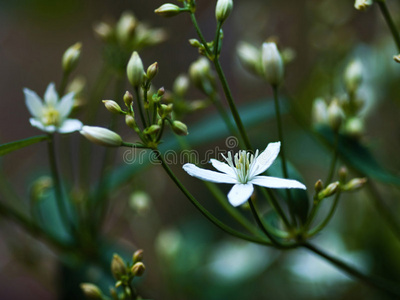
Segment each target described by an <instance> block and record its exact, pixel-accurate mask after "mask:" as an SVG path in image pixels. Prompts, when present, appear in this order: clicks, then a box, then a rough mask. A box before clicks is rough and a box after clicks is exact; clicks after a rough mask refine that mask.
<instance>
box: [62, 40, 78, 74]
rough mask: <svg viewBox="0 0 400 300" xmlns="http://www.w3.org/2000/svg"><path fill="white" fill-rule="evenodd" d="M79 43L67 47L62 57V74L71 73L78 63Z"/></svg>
mask: <svg viewBox="0 0 400 300" xmlns="http://www.w3.org/2000/svg"><path fill="white" fill-rule="evenodd" d="M81 48H82V44H81V43H76V44H74V45H72V46H71V47H69V48H68V49H67V50H66V51H65V52H64V55H63V57H62V68H63V70H64V72H66V73H69V72H71V71H73V70H74V69H75V68H76V66H77V64H78V61H79V57H80V56H81Z"/></svg>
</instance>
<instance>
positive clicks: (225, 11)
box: [215, 0, 233, 23]
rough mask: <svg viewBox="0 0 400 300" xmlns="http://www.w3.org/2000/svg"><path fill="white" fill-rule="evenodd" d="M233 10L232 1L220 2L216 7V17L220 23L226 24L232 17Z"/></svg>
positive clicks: (220, 0)
mask: <svg viewBox="0 0 400 300" xmlns="http://www.w3.org/2000/svg"><path fill="white" fill-rule="evenodd" d="M232 9H233V1H232V0H218V1H217V6H216V7H215V17H216V18H217V21H218V22H221V23H222V22H224V21H225V20H226V19H227V18H228V17H229V15H230V13H231V12H232Z"/></svg>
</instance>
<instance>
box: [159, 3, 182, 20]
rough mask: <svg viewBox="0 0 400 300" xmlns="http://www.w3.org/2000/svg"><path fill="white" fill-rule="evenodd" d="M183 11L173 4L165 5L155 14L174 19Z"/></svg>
mask: <svg viewBox="0 0 400 300" xmlns="http://www.w3.org/2000/svg"><path fill="white" fill-rule="evenodd" d="M182 11H184V10H182V9H181V8H180V7H179V6H177V5H175V4H172V3H165V4H163V5H161V6H160V7H159V8H157V9H156V10H155V11H154V12H155V13H156V14H157V15H159V16H162V17H167V18H168V17H173V16H176V15H178V14H180V13H181V12H182Z"/></svg>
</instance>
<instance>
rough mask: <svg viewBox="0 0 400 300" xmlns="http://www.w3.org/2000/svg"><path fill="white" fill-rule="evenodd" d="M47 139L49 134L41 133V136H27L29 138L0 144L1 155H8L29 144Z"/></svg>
mask: <svg viewBox="0 0 400 300" xmlns="http://www.w3.org/2000/svg"><path fill="white" fill-rule="evenodd" d="M47 139H48V137H47V135H39V136H34V137H30V138H27V139H23V140H19V141H15V142H10V143H7V144H3V145H0V156H3V155H6V154H8V153H10V152H13V151H15V150H18V149H21V148H24V147H27V146H29V145H32V144H36V143H39V142H42V141H45V140H47Z"/></svg>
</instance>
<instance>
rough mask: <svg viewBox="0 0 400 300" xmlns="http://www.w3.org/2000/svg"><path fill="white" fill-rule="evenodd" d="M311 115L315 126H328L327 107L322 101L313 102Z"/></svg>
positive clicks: (319, 99) (320, 99) (318, 99)
mask: <svg viewBox="0 0 400 300" xmlns="http://www.w3.org/2000/svg"><path fill="white" fill-rule="evenodd" d="M311 115H312V119H313V122H314V124H315V125H320V124H328V107H327V105H326V102H325V100H324V99H322V98H317V99H315V100H314V102H313V106H312V113H311Z"/></svg>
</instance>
